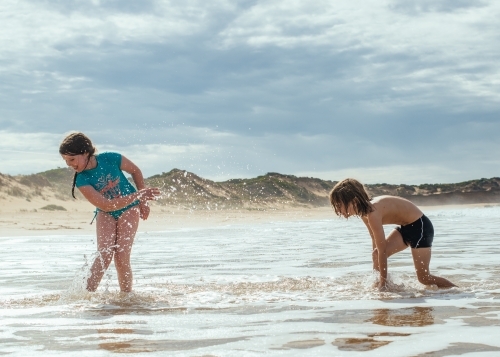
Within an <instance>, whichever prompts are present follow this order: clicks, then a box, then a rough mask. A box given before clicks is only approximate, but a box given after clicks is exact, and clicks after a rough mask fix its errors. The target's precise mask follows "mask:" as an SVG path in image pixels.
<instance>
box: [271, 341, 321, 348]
mask: <svg viewBox="0 0 500 357" xmlns="http://www.w3.org/2000/svg"><path fill="white" fill-rule="evenodd" d="M324 344H325V341H323V340H320V339H317V338H315V339H312V340H302V341H290V342H287V343H285V344H284V345H283V346H282V347H279V348H271V349H272V350H289V349H307V348H314V347H318V346H323V345H324Z"/></svg>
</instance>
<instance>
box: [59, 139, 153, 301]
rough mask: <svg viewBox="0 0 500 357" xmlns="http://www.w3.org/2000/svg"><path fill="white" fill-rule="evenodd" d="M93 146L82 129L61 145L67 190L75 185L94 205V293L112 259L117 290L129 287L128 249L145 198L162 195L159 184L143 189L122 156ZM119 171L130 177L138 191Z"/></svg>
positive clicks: (142, 215)
mask: <svg viewBox="0 0 500 357" xmlns="http://www.w3.org/2000/svg"><path fill="white" fill-rule="evenodd" d="M95 152H96V149H95V148H94V146H93V145H92V142H91V141H90V139H89V138H88V137H87V136H85V135H84V134H82V133H72V134H70V135H68V136H67V137H66V138H65V139H64V140H63V142H62V143H61V145H60V147H59V153H60V154H61V156H62V158H63V159H64V161H66V164H67V165H68V166H69V167H71V168H73V169H74V170H75V176H74V178H73V187H72V190H71V194H72V195H73V198H75V186H76V187H78V189H79V190H80V192H81V193H82V194H83V196H85V198H86V199H87V200H88V201H89V202H90V203H92V204H93V205H94V206H96V216H95V217H94V218H97V222H96V225H97V227H96V230H97V248H98V252H99V256H98V257H97V258H96V260H95V261H94V263H93V265H92V268H91V270H90V271H91V275H90V277H89V278H88V280H87V290H88V291H95V290H96V289H97V287H98V285H99V282H100V281H101V279H102V277H103V275H104V272H105V271H106V269H107V268H108V266H109V264H110V263H111V260H112V259H113V257H114V261H115V267H116V272H117V273H118V282H119V284H120V290H121V291H123V292H130V291H132V269H131V267H130V253H131V251H132V244H133V242H134V237H135V233H136V232H137V228H138V226H139V217H140V218H142V219H147V218H148V215H149V207H148V205H147V201H148V200H154V199H155V197H156V196H158V195H159V194H160V191H159V189H157V188H145V187H144V178H143V177H142V172H141V170H140V169H139V168H138V167H137V166H136V165H135V164H134V163H133V162H132V161H130V160H128V159H127V158H126V157H125V156H122V155H120V154H117V153H111V152H105V153H102V154H98V155H95ZM122 171H125V172H128V173H129V174H131V175H132V179H133V180H134V183H135V186H136V187H137V190H136V189H135V188H134V186H132V184H131V183H130V182H129V181H128V180H127V178H126V177H125V175H124V174H123V172H122Z"/></svg>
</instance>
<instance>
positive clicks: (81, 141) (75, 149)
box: [59, 133, 96, 198]
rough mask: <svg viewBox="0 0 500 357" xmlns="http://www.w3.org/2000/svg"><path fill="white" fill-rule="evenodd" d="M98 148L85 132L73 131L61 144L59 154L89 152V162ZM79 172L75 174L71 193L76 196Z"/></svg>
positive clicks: (74, 154) (71, 154) (73, 154)
mask: <svg viewBox="0 0 500 357" xmlns="http://www.w3.org/2000/svg"><path fill="white" fill-rule="evenodd" d="M95 152H96V149H95V147H94V145H92V141H90V139H89V138H88V137H87V136H86V135H85V134H83V133H71V134H69V135H68V136H66V137H65V138H64V140H63V141H62V143H61V145H59V154H61V155H69V156H76V155H82V154H89V156H88V158H87V164H88V161H89V160H90V158H91V157H92V156H93V155H94V154H95ZM77 175H78V172H75V176H73V186H72V187H71V195H72V196H73V198H76V197H75V184H76V176H77Z"/></svg>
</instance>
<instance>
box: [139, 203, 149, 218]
mask: <svg viewBox="0 0 500 357" xmlns="http://www.w3.org/2000/svg"><path fill="white" fill-rule="evenodd" d="M150 210H151V209H150V208H149V206H148V204H147V202H144V203H143V202H141V203H140V204H139V217H141V219H143V220H146V219H148V217H149V211H150Z"/></svg>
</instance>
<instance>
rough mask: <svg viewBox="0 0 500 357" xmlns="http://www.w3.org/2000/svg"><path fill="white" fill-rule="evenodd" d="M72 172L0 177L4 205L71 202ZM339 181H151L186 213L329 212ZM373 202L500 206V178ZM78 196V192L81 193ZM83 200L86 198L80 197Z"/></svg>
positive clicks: (391, 191)
mask: <svg viewBox="0 0 500 357" xmlns="http://www.w3.org/2000/svg"><path fill="white" fill-rule="evenodd" d="M72 179H73V172H72V170H70V169H67V168H58V169H53V170H48V171H44V172H40V173H38V174H33V175H20V176H10V175H3V174H0V200H2V199H5V198H6V197H8V196H15V197H23V198H26V200H30V198H32V197H36V196H39V197H49V196H50V197H55V198H57V199H58V200H63V201H64V200H72V197H71V183H72ZM335 183H336V181H329V180H321V179H317V178H312V177H296V176H293V175H283V174H279V173H274V172H271V173H267V174H265V175H262V176H258V177H255V178H250V179H231V180H227V181H223V182H215V181H211V180H207V179H204V178H202V177H199V176H197V175H196V174H194V173H191V172H187V171H184V170H179V169H173V170H171V171H169V172H166V173H165V172H164V173H162V174H159V175H154V176H151V177H149V178H147V179H146V184H147V185H149V186H157V187H160V188H161V190H162V192H164V195H163V196H162V198H161V199H160V200H159V201H158V203H157V204H160V205H174V206H181V207H183V208H186V209H202V210H214V209H217V210H218V209H235V208H244V209H259V210H260V209H280V208H287V207H320V206H328V205H329V201H328V194H329V192H330V190H331V189H332V188H333V186H334V185H335ZM366 187H367V189H368V190H369V191H370V193H371V194H372V195H373V196H378V195H395V196H401V197H405V198H408V199H410V200H411V201H413V202H415V203H416V204H419V205H441V204H463V203H500V178H498V177H494V178H490V179H485V178H482V179H478V180H471V181H465V182H460V183H453V184H423V185H405V184H401V185H390V184H385V183H382V184H374V185H367V186H366ZM77 191H78V190H77ZM80 197H81V195H80Z"/></svg>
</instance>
